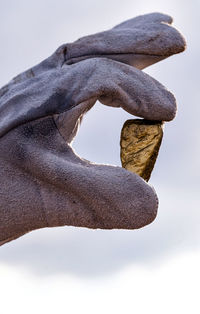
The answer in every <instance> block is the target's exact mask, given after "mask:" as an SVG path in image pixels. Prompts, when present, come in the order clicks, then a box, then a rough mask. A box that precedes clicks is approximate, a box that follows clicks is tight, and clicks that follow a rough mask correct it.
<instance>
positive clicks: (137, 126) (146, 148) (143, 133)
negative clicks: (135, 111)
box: [120, 119, 163, 181]
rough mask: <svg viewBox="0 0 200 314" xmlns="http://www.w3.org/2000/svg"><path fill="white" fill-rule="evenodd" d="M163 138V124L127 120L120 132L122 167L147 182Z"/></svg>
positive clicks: (141, 120) (159, 122) (160, 122)
mask: <svg viewBox="0 0 200 314" xmlns="http://www.w3.org/2000/svg"><path fill="white" fill-rule="evenodd" d="M162 137H163V122H162V121H149V120H143V119H133V120H127V121H126V122H125V123H124V125H123V128H122V131H121V140H120V147H121V152H120V157H121V162H122V167H123V168H125V169H127V170H129V171H131V172H134V173H136V174H138V175H139V176H141V177H142V178H143V179H144V180H146V181H148V180H149V178H150V176H151V172H152V170H153V167H154V164H155V162H156V158H157V156H158V152H159V149H160V145H161V142H162Z"/></svg>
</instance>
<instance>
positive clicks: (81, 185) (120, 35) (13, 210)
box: [0, 13, 185, 244]
mask: <svg viewBox="0 0 200 314" xmlns="http://www.w3.org/2000/svg"><path fill="white" fill-rule="evenodd" d="M171 21H172V20H171V18H170V17H169V16H166V15H163V14H159V13H153V14H148V15H144V16H140V17H137V18H134V19H131V20H129V21H126V22H124V23H122V24H120V25H118V26H116V27H115V28H113V29H111V30H109V31H105V32H102V33H98V34H95V35H91V36H87V37H83V38H81V39H79V40H77V41H75V42H74V43H70V44H65V45H62V46H61V47H60V48H58V49H57V50H56V52H55V53H54V54H53V55H52V56H50V57H49V58H48V59H46V60H44V61H43V62H41V63H40V64H39V65H37V66H35V67H33V68H31V69H30V70H28V71H26V72H24V73H22V74H20V75H19V76H17V77H16V78H14V79H13V80H12V81H11V82H10V83H9V84H8V85H6V86H5V87H3V88H2V89H1V90H0V187H1V188H0V244H3V243H5V242H8V241H10V240H12V239H14V238H17V237H19V236H20V235H22V234H25V233H27V232H29V231H31V230H34V229H38V228H43V227H53V226H63V225H72V226H82V227H88V228H103V229H112V228H125V229H135V228H140V227H142V226H145V225H147V224H149V223H150V222H152V221H153V220H154V219H155V217H156V213H157V206H158V201H157V196H156V194H155V191H154V190H153V188H152V187H151V186H150V185H148V184H147V183H146V182H144V180H143V179H141V178H140V177H139V176H138V175H136V174H133V173H130V172H128V171H127V170H125V169H122V168H120V167H114V166H105V165H96V164H94V163H90V162H89V161H86V160H84V159H81V158H80V157H78V156H77V155H76V154H75V153H74V152H73V150H72V148H71V146H70V142H71V140H72V139H73V137H74V136H75V134H76V131H77V127H78V124H79V121H80V120H81V119H82V117H83V115H84V113H85V112H87V111H88V110H89V109H90V108H91V107H92V106H93V105H94V104H95V102H96V101H97V100H99V101H100V102H101V103H103V104H105V105H109V106H113V107H122V108H123V109H124V110H126V111H127V112H129V113H131V114H133V115H136V116H139V117H143V118H145V119H150V120H163V121H169V120H172V119H173V118H174V116H175V113H176V101H175V98H174V96H173V95H172V94H171V93H170V92H169V91H167V90H166V89H165V88H164V87H163V86H162V85H161V84H160V83H159V82H157V81H156V80H154V79H153V78H151V77H150V76H149V75H147V74H145V73H143V72H142V71H141V70H140V69H142V68H144V67H146V66H148V65H150V64H153V63H155V62H158V61H160V60H162V59H164V58H166V57H168V56H170V55H172V54H174V53H179V52H181V51H183V50H184V49H185V41H184V39H183V37H182V36H181V35H180V33H179V32H178V31H177V30H176V29H174V28H172V27H171V26H170V25H169V23H171Z"/></svg>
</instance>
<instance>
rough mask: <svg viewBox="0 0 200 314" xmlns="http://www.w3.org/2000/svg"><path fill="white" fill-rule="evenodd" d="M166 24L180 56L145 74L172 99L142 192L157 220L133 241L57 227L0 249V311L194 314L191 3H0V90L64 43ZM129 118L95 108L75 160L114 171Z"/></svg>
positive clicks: (126, 234) (199, 45)
mask: <svg viewBox="0 0 200 314" xmlns="http://www.w3.org/2000/svg"><path fill="white" fill-rule="evenodd" d="M156 11H159V12H163V13H167V14H170V15H172V16H173V17H174V25H175V26H176V27H177V28H178V29H179V30H180V31H181V32H182V33H183V34H184V36H185V38H186V40H187V44H188V48H187V51H186V52H184V53H183V54H180V55H176V56H173V57H171V58H169V59H167V60H164V61H162V62H160V63H158V64H155V65H154V66H152V67H150V68H148V69H146V70H145V71H146V72H148V73H149V74H150V75H152V76H153V77H154V78H156V79H157V80H159V81H160V82H161V83H162V84H163V85H165V86H166V87H167V88H168V89H170V90H171V91H172V92H173V93H174V94H175V96H176V99H177V103H178V106H179V110H178V115H177V118H176V119H175V120H174V121H172V122H171V123H167V124H166V126H165V132H164V140H163V143H162V146H161V150H160V154H159V158H158V161H157V163H156V166H155V170H154V172H153V175H152V178H151V180H150V183H151V184H152V185H153V186H154V187H155V189H156V191H157V193H158V196H159V199H160V206H159V212H158V217H157V219H156V220H155V221H154V222H153V223H152V224H151V225H149V226H147V227H145V228H142V229H140V230H136V231H123V230H120V231H119V230H113V231H104V230H89V229H84V228H73V227H63V228H54V229H44V230H39V231H34V232H32V233H30V234H28V235H26V236H24V237H21V238H20V239H18V240H16V241H13V242H11V243H8V244H6V245H4V246H2V247H1V248H0V311H1V312H2V313H4V314H10V313H16V314H18V313H20V314H25V313H29V314H32V313H34V314H35V313H48V314H51V313H55V312H58V313H65V312H69V313H70V314H75V313H83V314H84V313H87V314H91V313H97V314H98V313H122V312H123V313H133V312H134V313H137V314H143V313H145V314H146V313H148V314H151V313H153V314H158V313H162V314H165V313H172V314H173V313H176V314H177V313H181V314H183V313H192V314H196V313H198V314H199V312H200V303H199V282H200V271H199V265H200V228H199V224H200V189H199V187H200V186H199V185H200V184H199V176H200V163H199V156H200V140H199V133H200V132H199V131H200V123H199V121H200V119H199V116H200V106H199V101H200V100H199V99H200V96H199V94H200V92H199V60H198V56H200V42H199V30H200V1H198V0H191V1H181V0H176V1H174V0H168V1H166V0H163V1H162V0H157V1H154V0H149V1H148V0H140V1H135V0H123V1H121V0H110V1H108V0H107V1H106V0H97V1H95V0H84V1H80V0H73V1H72V0H48V1H44V0H43V1H42V0H34V1H33V0H29V1H28V0H4V1H3V0H0V40H1V49H0V69H1V75H0V85H4V84H6V83H7V81H9V80H10V79H11V78H12V77H14V76H15V75H17V74H19V73H20V72H22V71H24V70H26V69H27V68H29V67H31V66H33V65H35V64H37V63H38V62H40V61H41V60H42V59H44V58H46V57H47V56H48V55H50V54H51V53H52V52H54V50H55V49H56V48H57V47H58V46H59V45H61V44H62V43H65V42H71V41H74V40H76V39H77V38H79V37H81V36H84V35H87V34H91V33H95V32H98V31H102V30H106V29H109V28H111V27H113V26H114V25H115V24H118V23H120V22H122V21H124V20H126V19H129V18H132V17H134V16H136V15H140V14H144V13H150V12H156ZM128 118H130V115H129V114H128V113H126V112H124V111H123V110H121V109H115V108H108V107H104V106H103V105H101V104H96V106H95V107H94V108H93V109H92V110H91V111H90V112H89V113H88V114H87V116H86V117H85V119H84V121H83V123H82V126H81V128H80V132H79V134H78V136H77V138H76V140H75V142H74V148H75V150H76V152H77V153H78V154H80V155H81V156H82V157H85V158H86V159H89V160H91V161H95V162H99V163H109V164H115V165H120V159H119V136H120V131H121V127H122V125H123V123H124V122H125V120H127V119H128Z"/></svg>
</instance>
